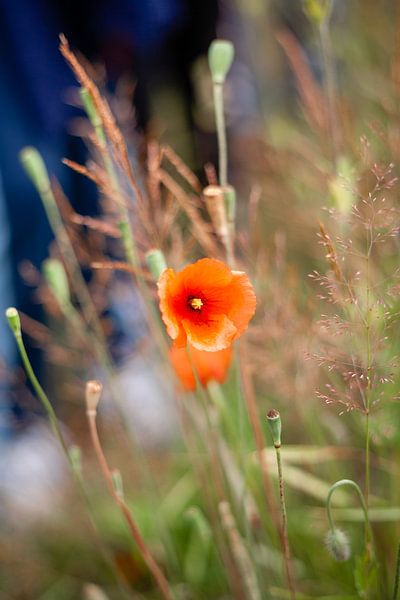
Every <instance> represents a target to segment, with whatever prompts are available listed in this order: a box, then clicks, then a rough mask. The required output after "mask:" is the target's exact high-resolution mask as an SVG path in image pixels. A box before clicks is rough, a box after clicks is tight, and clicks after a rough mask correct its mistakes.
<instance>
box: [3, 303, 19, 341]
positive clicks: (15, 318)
mask: <svg viewBox="0 0 400 600" xmlns="http://www.w3.org/2000/svg"><path fill="white" fill-rule="evenodd" d="M6 317H7V321H8V324H9V326H10V329H11V331H12V332H13V334H14V335H15V336H20V335H21V320H20V318H19V314H18V311H17V309H16V308H14V307H13V306H10V308H7V310H6Z"/></svg>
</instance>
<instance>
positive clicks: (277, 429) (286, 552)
mask: <svg viewBox="0 0 400 600" xmlns="http://www.w3.org/2000/svg"><path fill="white" fill-rule="evenodd" d="M267 421H268V425H269V427H270V430H271V434H272V439H273V443H274V448H275V454H276V463H277V467H278V480H279V501H280V505H281V513H282V536H281V537H282V547H283V556H284V564H285V571H286V578H287V582H288V586H289V590H290V597H291V599H292V600H295V598H296V592H295V588H294V582H293V573H292V561H291V556H290V547H289V536H288V524H287V511H286V500H285V483H284V479H283V469H282V459H281V430H282V425H281V417H280V414H279V412H278V411H277V410H270V411H269V412H268V414H267Z"/></svg>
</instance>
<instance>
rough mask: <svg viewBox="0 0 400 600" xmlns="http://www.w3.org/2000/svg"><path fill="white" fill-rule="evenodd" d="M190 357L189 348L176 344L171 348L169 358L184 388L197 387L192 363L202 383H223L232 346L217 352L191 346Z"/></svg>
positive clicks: (190, 389)
mask: <svg viewBox="0 0 400 600" xmlns="http://www.w3.org/2000/svg"><path fill="white" fill-rule="evenodd" d="M190 354H191V357H190V358H189V356H188V353H187V349H186V348H180V347H178V346H176V345H174V346H172V347H171V348H170V350H169V358H170V361H171V364H172V366H173V367H174V369H175V373H176V375H177V377H178V379H179V381H180V382H181V384H182V386H183V388H184V389H185V390H188V391H194V390H195V389H196V379H195V376H194V373H193V369H192V363H193V366H194V368H195V369H196V373H197V377H198V378H199V381H200V383H201V385H203V386H206V385H207V383H208V382H209V381H211V380H215V381H219V383H223V381H224V380H225V378H226V376H227V373H228V369H229V365H230V364H231V359H232V347H231V346H229V348H225V349H224V350H218V351H217V352H205V351H204V350H197V348H193V347H191V348H190Z"/></svg>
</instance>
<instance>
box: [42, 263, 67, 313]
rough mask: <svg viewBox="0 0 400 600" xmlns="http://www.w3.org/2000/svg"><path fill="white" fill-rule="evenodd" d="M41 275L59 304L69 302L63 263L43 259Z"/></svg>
mask: <svg viewBox="0 0 400 600" xmlns="http://www.w3.org/2000/svg"><path fill="white" fill-rule="evenodd" d="M42 268H43V275H44V277H45V279H46V281H47V284H48V285H49V287H50V289H51V291H52V292H53V294H54V296H55V297H56V299H57V302H58V303H59V304H60V306H62V307H63V306H66V305H68V304H70V303H71V298H70V294H69V285H68V279H67V274H66V272H65V269H64V265H63V264H62V262H61V261H60V260H57V259H55V258H48V259H47V260H45V261H43V267H42Z"/></svg>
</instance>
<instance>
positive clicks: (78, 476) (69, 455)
mask: <svg viewBox="0 0 400 600" xmlns="http://www.w3.org/2000/svg"><path fill="white" fill-rule="evenodd" d="M6 317H7V320H8V323H9V325H10V328H11V331H12V333H13V335H14V338H15V341H16V343H17V347H18V351H19V353H20V356H21V360H22V364H23V366H24V369H25V372H26V375H27V377H28V379H29V381H30V383H31V385H32V387H33V389H34V391H35V393H36V395H37V397H38V398H39V400H40V402H41V404H42V406H43V408H44V410H45V413H46V415H47V417H48V419H49V421H50V425H51V428H52V430H53V433H54V435H55V437H56V438H57V440H58V442H59V444H60V446H61V449H62V451H63V453H64V455H65V458H66V460H67V463H68V466H69V469H70V471H71V474H72V477H73V481H74V482H75V484H76V486H77V489H78V491H79V494H80V496H81V498H82V500H83V502H84V505H85V507H86V510H87V513H88V518H89V522H90V525H91V526H92V529H93V532H94V533H95V535H96V537H98V540H97V541H98V545H99V551H100V552H101V554H102V556H103V557H104V560H105V561H106V562H107V563H108V564H109V565H110V567H111V569H112V571H113V572H114V575H115V578H116V581H117V583H118V585H119V587H120V589H121V592H122V593H123V594H124V596H125V597H128V596H130V595H131V594H130V592H128V590H127V589H126V584H125V582H124V581H123V580H122V577H121V574H120V573H119V571H118V569H117V567H116V565H115V563H114V560H113V558H112V557H111V555H110V553H109V551H108V549H107V548H106V547H105V545H104V543H103V542H102V540H101V537H100V534H99V531H98V527H97V524H96V521H95V518H94V516H93V509H92V506H91V503H90V500H89V497H88V495H87V492H86V489H85V484H84V479H83V477H82V473H81V470H80V457H79V450H78V449H77V446H72V447H68V445H67V442H66V441H65V438H64V435H63V433H62V431H61V427H60V424H59V422H58V419H57V415H56V413H55V410H54V408H53V405H52V403H51V402H50V400H49V398H48V396H47V394H46V392H45V391H44V389H43V388H42V386H41V385H40V383H39V380H38V378H37V377H36V374H35V372H34V370H33V368H32V365H31V362H30V360H29V357H28V354H27V352H26V348H25V344H24V341H23V338H22V331H21V322H20V318H19V314H18V311H17V310H16V309H15V308H13V307H10V308H8V309H7V311H6Z"/></svg>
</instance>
